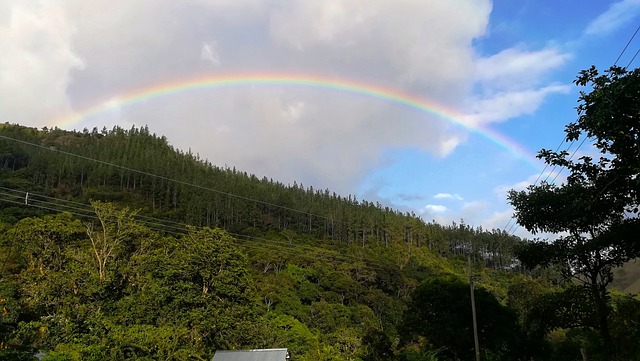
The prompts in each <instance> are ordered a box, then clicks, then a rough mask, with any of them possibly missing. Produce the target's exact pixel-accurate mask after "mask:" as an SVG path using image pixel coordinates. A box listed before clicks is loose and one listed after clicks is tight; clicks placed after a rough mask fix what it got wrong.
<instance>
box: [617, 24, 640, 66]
mask: <svg viewBox="0 0 640 361" xmlns="http://www.w3.org/2000/svg"><path fill="white" fill-rule="evenodd" d="M638 30H640V25H638V27H637V28H636V31H634V32H633V35H631V38H630V39H629V41H627V45H625V46H624V49H622V51H621V52H620V55H618V57H617V58H616V61H615V62H613V66H616V64H618V61H619V60H620V58H621V57H622V54H624V52H625V51H627V48H628V47H629V44H631V41H632V40H633V38H635V37H636V34H638Z"/></svg>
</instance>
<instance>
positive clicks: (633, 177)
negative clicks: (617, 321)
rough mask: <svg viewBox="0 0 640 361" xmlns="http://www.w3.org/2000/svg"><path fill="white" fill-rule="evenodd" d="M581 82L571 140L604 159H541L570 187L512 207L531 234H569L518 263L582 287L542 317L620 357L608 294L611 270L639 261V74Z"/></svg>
mask: <svg viewBox="0 0 640 361" xmlns="http://www.w3.org/2000/svg"><path fill="white" fill-rule="evenodd" d="M576 84H577V85H579V86H588V87H590V88H591V90H590V92H589V93H586V92H581V93H580V99H579V105H578V108H577V109H578V119H577V121H575V122H573V123H570V124H569V125H567V127H566V130H565V133H566V139H567V140H568V141H575V140H578V139H579V138H580V137H581V136H584V137H590V138H592V139H593V140H594V141H595V143H594V146H595V148H596V149H597V150H598V151H599V152H600V158H599V159H597V160H594V159H593V158H592V157H590V156H583V157H581V158H580V159H578V160H572V157H570V156H569V154H568V152H566V151H561V152H553V151H550V150H544V149H543V150H542V151H541V152H540V154H539V157H541V158H544V159H545V161H546V162H547V163H548V164H549V165H553V166H562V167H566V168H567V169H568V170H569V173H570V174H569V176H568V177H567V181H566V183H564V184H562V185H555V184H548V183H545V182H543V183H542V184H540V185H537V186H531V187H529V188H528V189H527V190H526V191H520V192H518V191H511V192H509V201H510V202H511V204H512V205H513V206H514V208H515V216H516V219H517V220H518V222H519V223H520V224H521V225H523V226H524V227H525V228H527V229H528V230H529V231H531V232H553V233H560V232H563V233H564V234H563V235H562V236H560V237H558V238H557V239H556V240H554V241H553V242H543V241H536V242H532V243H530V244H528V245H526V246H525V247H523V248H522V249H521V250H520V252H519V258H520V259H521V260H522V261H523V262H524V263H525V265H527V266H528V267H529V268H535V267H543V268H545V267H550V266H554V265H555V266H556V267H559V268H560V270H561V272H562V274H563V276H564V277H565V279H566V280H567V281H571V282H577V283H578V284H579V285H580V287H579V288H578V287H570V288H569V289H568V290H566V291H565V292H561V293H558V294H556V295H554V296H553V297H551V298H550V299H548V300H547V301H548V302H546V303H549V305H548V306H545V307H546V308H547V309H550V310H552V309H553V308H554V306H553V305H554V304H555V305H558V306H560V307H559V308H558V309H557V310H555V311H554V313H553V315H546V316H545V317H544V319H548V320H551V319H553V320H554V321H555V322H556V324H558V325H562V326H561V327H588V328H590V329H594V330H597V331H598V332H599V334H600V337H601V340H600V341H601V343H602V344H604V349H603V350H601V351H600V353H601V354H605V355H607V356H606V357H609V358H612V359H616V358H617V356H616V354H615V351H616V348H615V347H614V346H613V339H612V335H611V332H610V316H611V304H610V296H609V293H608V291H607V288H608V286H609V285H610V284H611V283H612V281H613V269H614V268H615V267H619V266H621V265H622V264H623V263H624V262H626V261H629V260H631V259H633V258H635V257H637V256H639V255H640V246H639V244H640V243H638V242H637V235H638V232H640V219H639V218H638V215H639V213H638V205H639V198H638V195H639V194H640V177H638V176H639V175H640V136H639V135H640V129H638V122H639V121H640V119H638V114H639V113H638V109H639V108H638V104H640V91H639V90H640V71H639V70H634V71H631V72H629V71H627V70H626V69H623V68H620V67H612V68H611V69H609V70H608V71H607V72H606V73H605V74H604V75H600V74H599V73H598V71H597V70H596V69H595V68H594V67H592V68H591V69H589V70H584V71H582V72H581V73H580V75H579V76H578V79H577V80H576ZM543 308H544V307H543ZM539 316H542V315H539ZM569 319H572V320H573V321H572V322H571V324H568V323H569V321H568V320H569Z"/></svg>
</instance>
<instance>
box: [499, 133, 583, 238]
mask: <svg viewBox="0 0 640 361" xmlns="http://www.w3.org/2000/svg"><path fill="white" fill-rule="evenodd" d="M565 142H566V138H563V139H562V141H561V142H560V144H558V146H557V147H556V150H555V152H556V153H557V152H558V151H559V150H560V147H562V144H564V143H565ZM571 144H573V142H571ZM569 147H571V145H569ZM548 167H549V163H545V165H544V168H543V169H542V171H541V172H540V174H538V177H537V178H536V180H535V182H533V186H535V185H536V184H538V181H539V180H540V178H541V177H542V175H543V174H544V172H545V171H546V170H547V168H548ZM512 222H513V223H514V224H515V223H516V221H515V218H513V217H511V218H509V221H508V222H507V224H506V225H505V226H504V227H503V228H502V229H503V230H504V231H505V232H507V233H509V232H510V229H511V228H510V227H509V225H511V223H512ZM511 227H513V225H511ZM507 228H509V230H507Z"/></svg>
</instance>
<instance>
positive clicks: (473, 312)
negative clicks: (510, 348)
mask: <svg viewBox="0 0 640 361" xmlns="http://www.w3.org/2000/svg"><path fill="white" fill-rule="evenodd" d="M467 260H468V261H469V286H470V287H471V315H472V317H473V342H474V343H475V347H476V361H480V344H479V342H478V321H477V320H476V297H475V292H474V291H473V273H472V271H471V256H470V255H468V256H467Z"/></svg>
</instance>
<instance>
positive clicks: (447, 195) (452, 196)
mask: <svg viewBox="0 0 640 361" xmlns="http://www.w3.org/2000/svg"><path fill="white" fill-rule="evenodd" d="M433 198H435V199H455V200H458V201H461V200H463V199H464V198H462V197H461V196H460V195H459V194H451V193H438V194H436V195H435V196H433Z"/></svg>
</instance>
